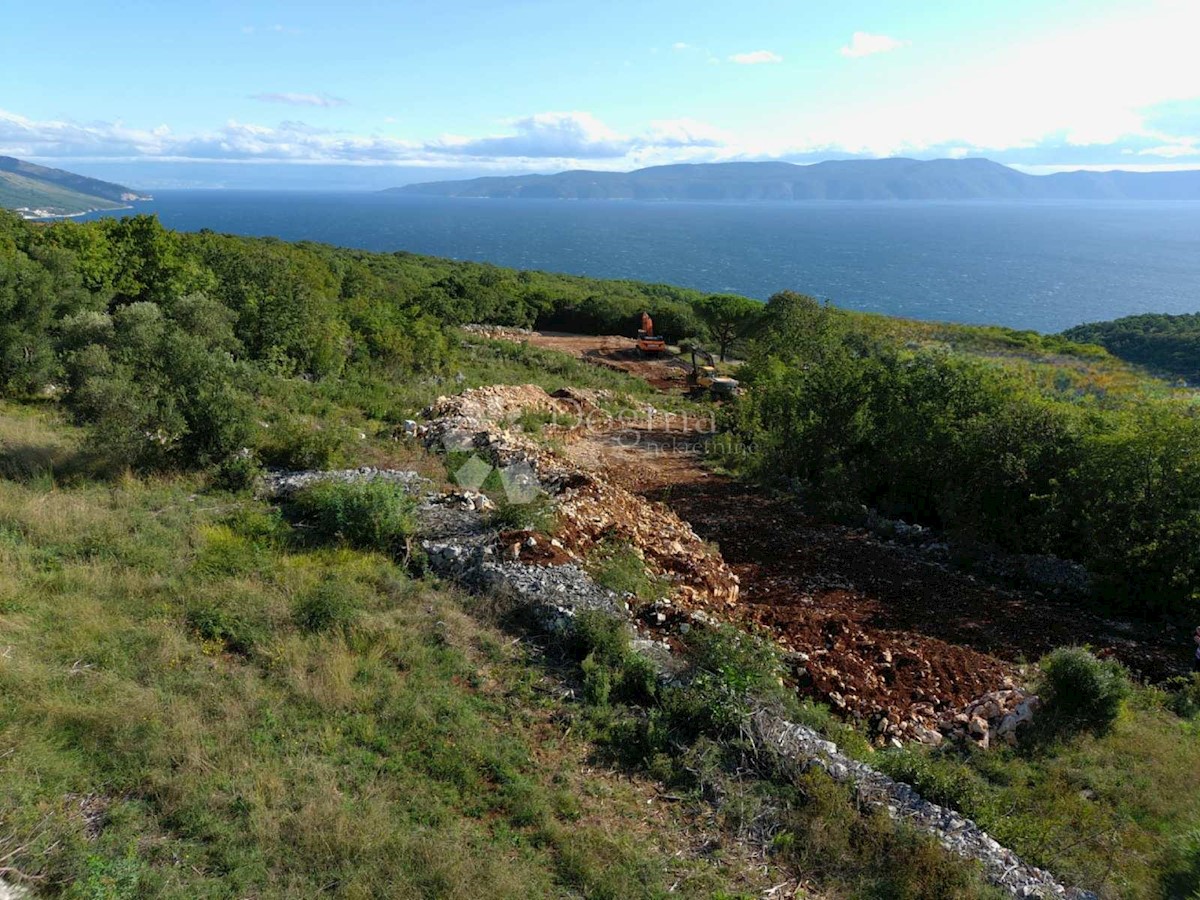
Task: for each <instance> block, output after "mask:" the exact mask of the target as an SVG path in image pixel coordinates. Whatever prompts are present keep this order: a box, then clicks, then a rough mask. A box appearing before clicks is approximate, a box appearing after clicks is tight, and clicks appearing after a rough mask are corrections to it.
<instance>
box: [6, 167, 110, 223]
mask: <svg viewBox="0 0 1200 900" xmlns="http://www.w3.org/2000/svg"><path fill="white" fill-rule="evenodd" d="M122 206H125V204H124V203H121V202H120V201H119V200H107V199H105V198H103V197H95V196H91V195H89V194H81V193H79V192H78V191H74V190H71V189H70V188H65V187H61V186H59V185H56V184H50V183H47V182H43V181H38V180H36V179H33V178H28V177H26V176H24V175H18V174H16V173H14V172H0V207H4V208H6V209H37V210H45V211H46V212H48V213H51V214H53V215H72V214H75V213H82V212H87V211H88V210H92V209H120V208H121V207H122Z"/></svg>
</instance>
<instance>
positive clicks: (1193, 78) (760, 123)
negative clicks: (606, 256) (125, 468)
mask: <svg viewBox="0 0 1200 900" xmlns="http://www.w3.org/2000/svg"><path fill="white" fill-rule="evenodd" d="M101 9H102V10H103V11H102V12H101ZM0 13H2V15H3V21H4V22H5V27H4V29H3V31H2V32H0V55H2V57H3V59H4V60H5V67H4V69H5V71H4V75H3V76H0V154H4V155H11V156H18V157H21V158H25V159H32V160H35V161H37V162H41V163H43V164H48V165H55V166H60V167H64V168H70V169H72V170H75V171H80V172H85V173H87V174H96V175H100V176H101V177H111V178H117V179H118V180H123V181H125V182H127V183H131V184H137V185H139V186H146V187H151V188H153V187H163V186H172V185H175V186H184V185H197V186H201V185H203V186H220V185H230V186H251V185H261V186H266V187H269V186H277V185H278V186H289V187H298V186H308V187H382V186H386V185H388V184H403V183H406V182H410V181H419V180H432V179H436V178H443V177H461V176H464V175H471V174H483V173H510V172H530V171H539V172H549V171H558V170H561V169H564V168H577V167H586V168H598V169H628V168H634V167H637V166H642V165H653V164H659V163H668V162H689V161H691V162H707V161H719V160H729V159H785V160H789V161H794V162H812V161H816V160H820V159H827V158H847V157H875V156H891V155H907V156H917V157H923V158H931V157H939V156H967V155H970V156H987V157H990V158H992V159H996V160H999V161H1002V162H1007V163H1010V164H1014V165H1019V166H1022V167H1025V168H1028V169H1030V170H1032V171H1045V170H1048V169H1053V168H1077V167H1083V166H1095V167H1106V168H1111V167H1120V168H1162V167H1173V168H1179V167H1196V168H1200V63H1198V62H1197V60H1198V59H1200V48H1198V47H1197V44H1198V43H1200V2H1197V0H1161V2H1160V0H1134V2H1131V0H1088V2H1076V0H1003V2H993V0H971V2H946V3H936V4H935V3H916V2H885V0H844V2H834V3H829V2H818V0H738V2H737V3H731V2H723V3H705V2H703V0H687V2H682V0H643V2H626V0H606V2H586V3H585V2H573V0H556V2H548V0H547V2H543V0H527V2H508V0H492V2H483V0H458V2H430V0H416V2H391V3H384V2H374V3H371V2H343V3H338V4H333V3H316V2H287V3H284V2H275V3H267V2H254V0H248V2H240V3H233V2H208V3H205V2H190V3H186V4H184V3H177V2H172V0H158V2H144V0H127V2H122V3H119V4H115V3H114V4H103V5H97V4H96V3H95V2H94V0H93V2H89V3H83V2H76V0H56V2H53V3H46V2H42V3H27V2H20V3H19V2H15V0H0Z"/></svg>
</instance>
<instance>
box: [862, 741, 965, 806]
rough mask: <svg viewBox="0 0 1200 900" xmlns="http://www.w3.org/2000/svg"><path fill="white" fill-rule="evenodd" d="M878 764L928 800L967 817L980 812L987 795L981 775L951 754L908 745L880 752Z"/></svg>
mask: <svg viewBox="0 0 1200 900" xmlns="http://www.w3.org/2000/svg"><path fill="white" fill-rule="evenodd" d="M876 765H877V766H878V768H879V769H881V770H882V771H883V772H885V773H887V774H888V775H890V776H891V777H892V778H894V779H896V780H897V781H903V782H905V783H906V784H911V785H912V786H913V787H914V788H916V789H917V791H919V792H920V794H921V796H922V797H924V798H925V799H926V800H929V801H930V802H932V803H937V804H939V805H940V806H948V807H950V808H952V809H957V810H958V811H959V812H962V813H964V814H966V815H968V816H975V815H977V809H978V806H979V804H980V802H981V801H982V800H983V798H984V791H983V785H982V784H981V781H980V777H979V776H978V775H977V774H976V773H975V772H974V771H973V770H972V769H971V768H970V767H969V766H967V765H965V764H964V763H962V762H960V761H959V760H956V759H953V758H952V757H950V756H946V755H939V754H930V753H929V752H925V751H921V750H918V749H916V748H914V747H905V748H904V749H903V750H897V751H895V752H890V753H884V754H880V755H879V756H878V757H877V758H876Z"/></svg>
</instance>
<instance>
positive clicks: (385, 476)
mask: <svg viewBox="0 0 1200 900" xmlns="http://www.w3.org/2000/svg"><path fill="white" fill-rule="evenodd" d="M373 480H379V481H390V482H394V483H396V484H401V485H403V486H404V487H405V488H408V489H410V490H412V491H413V492H417V491H420V490H422V489H424V488H427V487H432V485H431V484H430V483H429V480H428V479H426V478H423V477H422V476H420V475H418V474H417V473H416V472H409V471H404V470H398V469H376V468H373V467H371V466H362V467H361V468H358V469H324V470H319V471H317V470H311V469H310V470H302V471H291V470H288V469H269V470H268V471H267V473H266V475H265V476H264V479H263V481H264V484H263V489H264V491H265V493H267V494H269V495H271V496H274V497H280V498H285V499H286V498H287V497H290V496H291V495H292V494H294V493H296V492H297V491H299V490H303V489H304V488H306V487H311V486H312V485H314V484H316V483H318V482H321V481H341V482H346V483H349V482H353V481H373Z"/></svg>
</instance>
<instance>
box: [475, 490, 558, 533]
mask: <svg viewBox="0 0 1200 900" xmlns="http://www.w3.org/2000/svg"><path fill="white" fill-rule="evenodd" d="M488 524H489V525H491V526H492V527H493V528H499V529H501V530H505V531H507V530H510V529H516V530H520V531H537V532H540V533H541V534H553V533H554V531H555V530H556V528H557V527H558V512H557V510H555V508H554V501H553V500H551V499H550V497H549V496H548V495H547V494H538V495H537V496H536V497H534V498H533V499H532V500H530V501H529V502H527V503H513V502H512V501H510V500H508V499H507V498H505V497H503V496H501V497H499V498H498V499H497V500H496V508H495V509H494V510H493V511H492V513H491V515H490V516H489V517H488Z"/></svg>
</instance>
